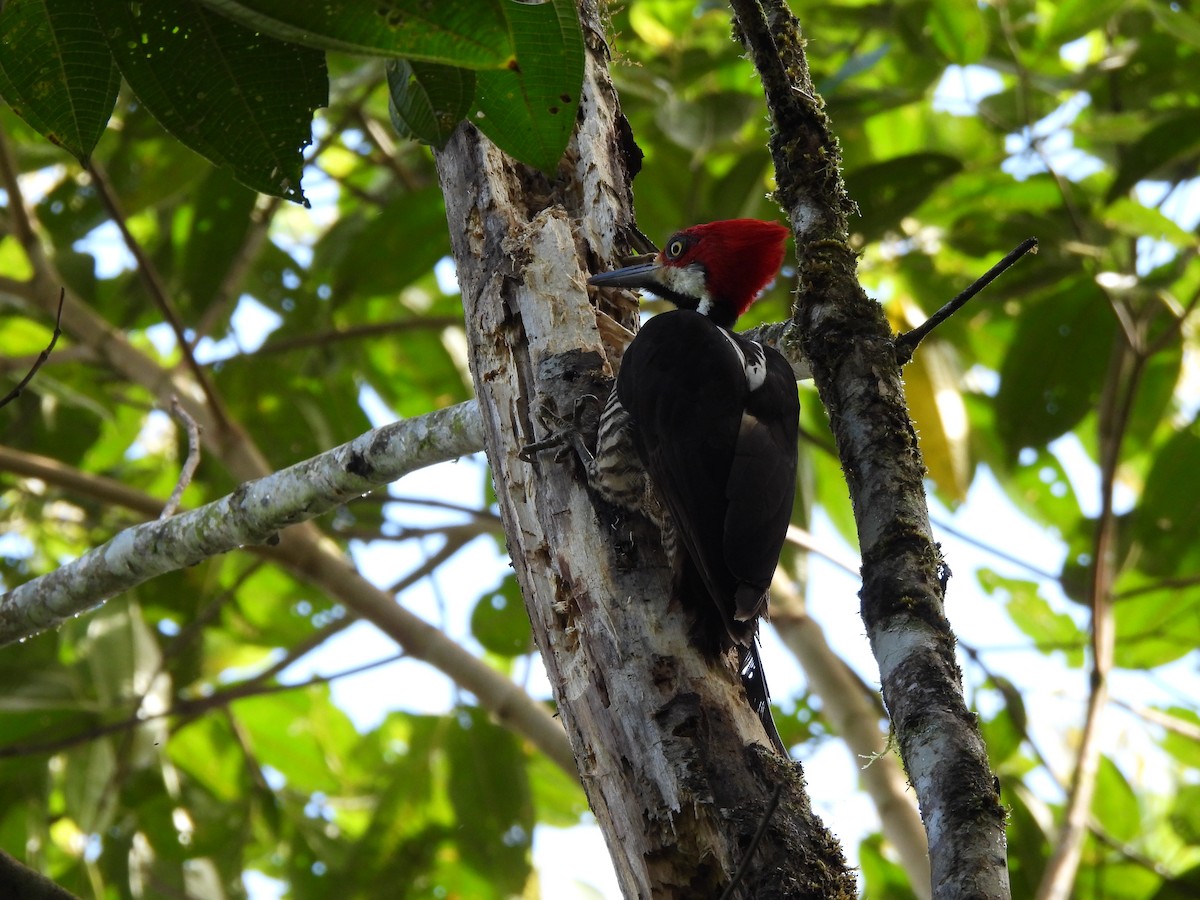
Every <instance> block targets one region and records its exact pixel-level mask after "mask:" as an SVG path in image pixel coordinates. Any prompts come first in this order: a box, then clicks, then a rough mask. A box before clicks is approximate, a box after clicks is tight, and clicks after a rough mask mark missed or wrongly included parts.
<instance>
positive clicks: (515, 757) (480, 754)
mask: <svg viewBox="0 0 1200 900" xmlns="http://www.w3.org/2000/svg"><path fill="white" fill-rule="evenodd" d="M458 726H459V727H457V728H455V729H453V730H452V731H451V732H450V733H449V735H448V736H447V741H446V750H447V752H448V753H449V755H450V785H449V788H450V801H451V803H452V804H453V805H454V813H455V818H456V820H457V828H456V837H457V840H458V847H459V850H460V852H461V853H462V857H463V859H464V860H465V861H466V862H467V863H469V864H470V865H472V866H473V867H475V869H476V870H477V871H478V872H480V873H487V874H488V876H489V877H490V879H491V880H492V883H493V884H494V885H495V886H496V887H498V888H501V889H502V890H504V891H505V892H508V893H514V894H519V893H521V892H522V890H523V888H524V886H525V881H526V879H527V878H528V876H529V854H530V847H531V846H532V842H533V821H534V818H533V803H532V799H531V797H530V793H529V781H528V778H527V776H526V773H525V758H524V754H523V753H522V752H521V748H520V745H519V744H518V743H517V738H516V736H515V735H513V733H512V732H510V731H508V730H507V729H504V728H501V727H500V726H498V725H493V724H492V723H491V722H490V721H488V718H487V716H486V714H484V713H483V712H482V711H480V710H478V709H463V710H460V711H459V713H458Z"/></svg>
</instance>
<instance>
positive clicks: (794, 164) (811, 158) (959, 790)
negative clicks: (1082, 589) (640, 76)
mask: <svg viewBox="0 0 1200 900" xmlns="http://www.w3.org/2000/svg"><path fill="white" fill-rule="evenodd" d="M730 2H731V5H732V7H733V9H734V13H735V15H736V17H737V25H736V31H737V33H738V36H739V37H740V38H741V40H742V43H743V45H744V46H745V47H746V50H747V52H748V54H749V56H750V59H751V60H752V62H753V63H754V65H755V68H756V69H757V70H758V72H759V74H760V76H761V80H762V84H763V89H764V91H765V93H766V99H767V107H768V110H769V112H770V116H771V123H772V131H771V140H770V149H771V156H772V160H773V162H774V165H775V175H776V183H777V185H778V187H777V188H776V191H775V199H776V200H777V201H778V202H779V203H780V204H781V205H782V206H783V208H784V210H785V211H786V213H787V216H788V219H789V221H790V222H791V224H792V230H793V233H794V234H795V236H796V247H797V281H798V290H797V296H796V303H795V307H794V312H793V318H794V319H795V321H796V324H797V326H798V331H799V340H800V343H801V346H802V348H803V351H804V356H805V357H806V358H807V360H808V362H809V363H810V365H811V366H812V371H813V379H814V381H815V383H816V385H817V389H818V390H819V392H820V395H821V399H822V401H823V402H824V404H825V407H826V409H827V410H829V412H830V424H831V426H832V430H833V433H834V437H835V439H836V441H837V449H838V455H839V459H840V462H841V465H842V469H843V471H844V472H846V473H847V475H848V478H847V481H848V483H849V486H850V495H851V501H852V503H853V507H854V518H855V522H856V525H857V528H858V538H859V544H860V546H861V548H862V557H863V566H862V575H863V587H862V592H861V595H860V596H861V597H862V613H863V620H864V622H865V624H866V627H867V633H868V636H869V638H870V640H871V649H872V651H873V653H874V654H875V658H876V660H877V661H878V663H879V670H880V681H881V683H882V687H883V697H884V700H885V702H886V704H887V708H888V712H889V714H890V716H891V719H892V723H893V725H894V727H895V732H896V736H897V741H898V743H899V746H900V751H901V754H902V756H903V758H904V763H905V766H906V769H907V772H908V775H909V777H910V778H911V780H912V784H913V787H914V789H915V790H916V794H917V796H918V798H919V799H920V804H921V811H922V814H923V819H924V822H925V828H926V831H927V834H928V837H929V852H930V862H931V872H932V875H931V882H932V896H934V897H937V898H939V900H940V898H947V900H948V898H951V897H961V896H964V895H967V894H969V895H970V896H972V897H980V898H989V900H1005V898H1008V897H1009V896H1011V890H1010V888H1009V882H1008V871H1007V867H1006V860H1005V857H1006V852H1005V830H1004V822H1005V813H1004V809H1003V807H1002V806H1001V804H1000V798H999V796H998V794H997V793H996V790H995V779H994V776H993V774H992V771H991V768H990V766H989V764H988V759H987V751H986V747H985V745H984V743H983V739H982V736H981V734H980V731H979V727H978V724H977V723H976V720H975V719H974V717H973V716H972V715H971V713H970V710H968V709H967V706H966V703H965V701H964V698H963V694H962V681H961V673H960V670H959V668H958V664H957V661H956V659H955V656H954V634H953V632H952V630H951V628H950V623H949V622H948V621H947V620H946V617H945V609H944V586H943V583H942V580H941V575H942V573H943V571H944V570H943V568H942V566H943V562H942V559H941V555H940V553H939V551H938V548H937V546H936V544H935V543H934V541H933V535H932V529H931V527H930V524H929V510H928V504H927V502H926V499H925V495H924V490H923V482H922V476H923V474H924V466H923V463H922V459H921V453H920V448H919V447H918V445H917V441H916V435H915V429H914V427H913V424H912V420H911V418H910V417H909V415H908V413H907V409H906V406H905V398H904V390H903V383H902V379H901V373H900V367H899V365H898V363H897V359H896V352H895V336H894V334H893V333H892V329H891V327H890V325H889V324H888V322H887V318H886V316H885V315H884V314H883V310H882V308H881V307H880V306H879V304H878V303H876V302H874V301H872V300H871V299H870V298H869V297H867V295H866V293H865V292H864V291H863V289H862V287H861V285H860V284H859V283H858V280H857V257H856V254H855V252H854V250H853V249H852V248H851V247H850V246H849V240H848V231H849V224H848V223H849V217H850V215H851V213H852V212H853V210H854V208H855V207H854V203H853V202H852V201H851V200H850V198H849V197H848V196H847V195H846V191H845V186H844V183H843V181H842V177H841V171H840V160H841V153H840V150H839V147H838V144H837V141H836V139H835V138H834V137H833V134H832V129H831V125H830V123H829V119H828V117H827V116H826V115H825V112H824V107H823V103H822V101H821V100H820V98H819V97H817V96H816V94H815V91H814V90H813V87H812V83H811V80H810V78H809V73H808V65H807V61H806V59H805V56H804V43H805V42H804V37H803V35H802V34H801V31H800V27H799V23H798V22H797V21H796V18H795V16H794V15H793V14H792V12H791V10H790V9H789V8H788V5H787V3H786V2H785V0H730Z"/></svg>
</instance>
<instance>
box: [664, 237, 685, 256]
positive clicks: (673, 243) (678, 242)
mask: <svg viewBox="0 0 1200 900" xmlns="http://www.w3.org/2000/svg"><path fill="white" fill-rule="evenodd" d="M686 247H687V242H685V241H684V239H683V238H671V240H669V241H668V242H667V251H666V255H667V259H679V257H681V256H682V255H683V251H684V249H685V248H686Z"/></svg>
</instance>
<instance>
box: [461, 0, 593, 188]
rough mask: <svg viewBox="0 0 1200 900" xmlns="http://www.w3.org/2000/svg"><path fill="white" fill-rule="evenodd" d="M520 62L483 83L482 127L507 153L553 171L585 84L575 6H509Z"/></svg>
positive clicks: (558, 1)
mask: <svg viewBox="0 0 1200 900" xmlns="http://www.w3.org/2000/svg"><path fill="white" fill-rule="evenodd" d="M504 14H505V17H506V18H507V20H508V27H509V30H510V33H511V35H512V43H513V46H514V47H515V48H516V58H515V59H513V60H512V61H511V62H509V63H508V65H507V66H506V67H505V68H504V69H502V70H498V71H481V72H480V73H479V75H478V80H477V82H476V83H477V91H476V102H477V104H478V115H476V116H474V117H472V122H473V123H474V124H475V125H477V126H478V127H479V129H480V131H482V132H483V133H484V134H486V135H487V136H488V137H489V138H491V139H492V141H493V142H494V143H495V144H496V146H498V147H499V148H500V149H501V150H503V151H504V152H506V153H508V154H509V155H510V156H513V157H516V158H517V159H519V160H521V161H522V162H524V163H527V164H529V165H531V166H535V167H536V168H539V169H541V170H542V171H544V172H553V171H554V170H555V169H556V168H557V166H558V161H559V159H560V158H561V157H562V154H563V151H564V150H565V149H566V147H567V141H568V139H569V138H570V137H571V132H572V131H574V129H575V111H576V110H577V109H578V108H579V92H580V88H581V84H582V81H583V36H582V34H581V33H580V30H579V20H578V18H577V17H576V13H575V5H574V3H572V2H569V0H550V2H547V3H541V4H537V5H532V4H527V3H506V4H505V5H504Z"/></svg>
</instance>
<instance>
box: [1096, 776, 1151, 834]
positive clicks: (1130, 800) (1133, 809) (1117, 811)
mask: <svg viewBox="0 0 1200 900" xmlns="http://www.w3.org/2000/svg"><path fill="white" fill-rule="evenodd" d="M1092 815H1093V816H1094V817H1095V819H1096V821H1097V822H1099V823H1100V826H1101V827H1102V828H1103V829H1104V830H1105V831H1106V832H1108V833H1109V834H1111V835H1112V836H1113V837H1115V838H1117V839H1118V840H1122V841H1132V840H1134V839H1135V838H1136V837H1137V836H1138V835H1139V834H1141V832H1142V811H1141V808H1140V807H1139V806H1138V799H1137V795H1136V794H1135V793H1134V792H1133V788H1132V787H1130V786H1129V782H1128V781H1127V780H1126V779H1125V776H1124V775H1123V774H1121V770H1120V769H1118V768H1117V767H1116V764H1114V763H1113V761H1112V760H1111V759H1109V758H1108V757H1107V756H1101V757H1100V766H1099V769H1098V770H1097V771H1096V793H1095V794H1094V796H1093V798H1092Z"/></svg>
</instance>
